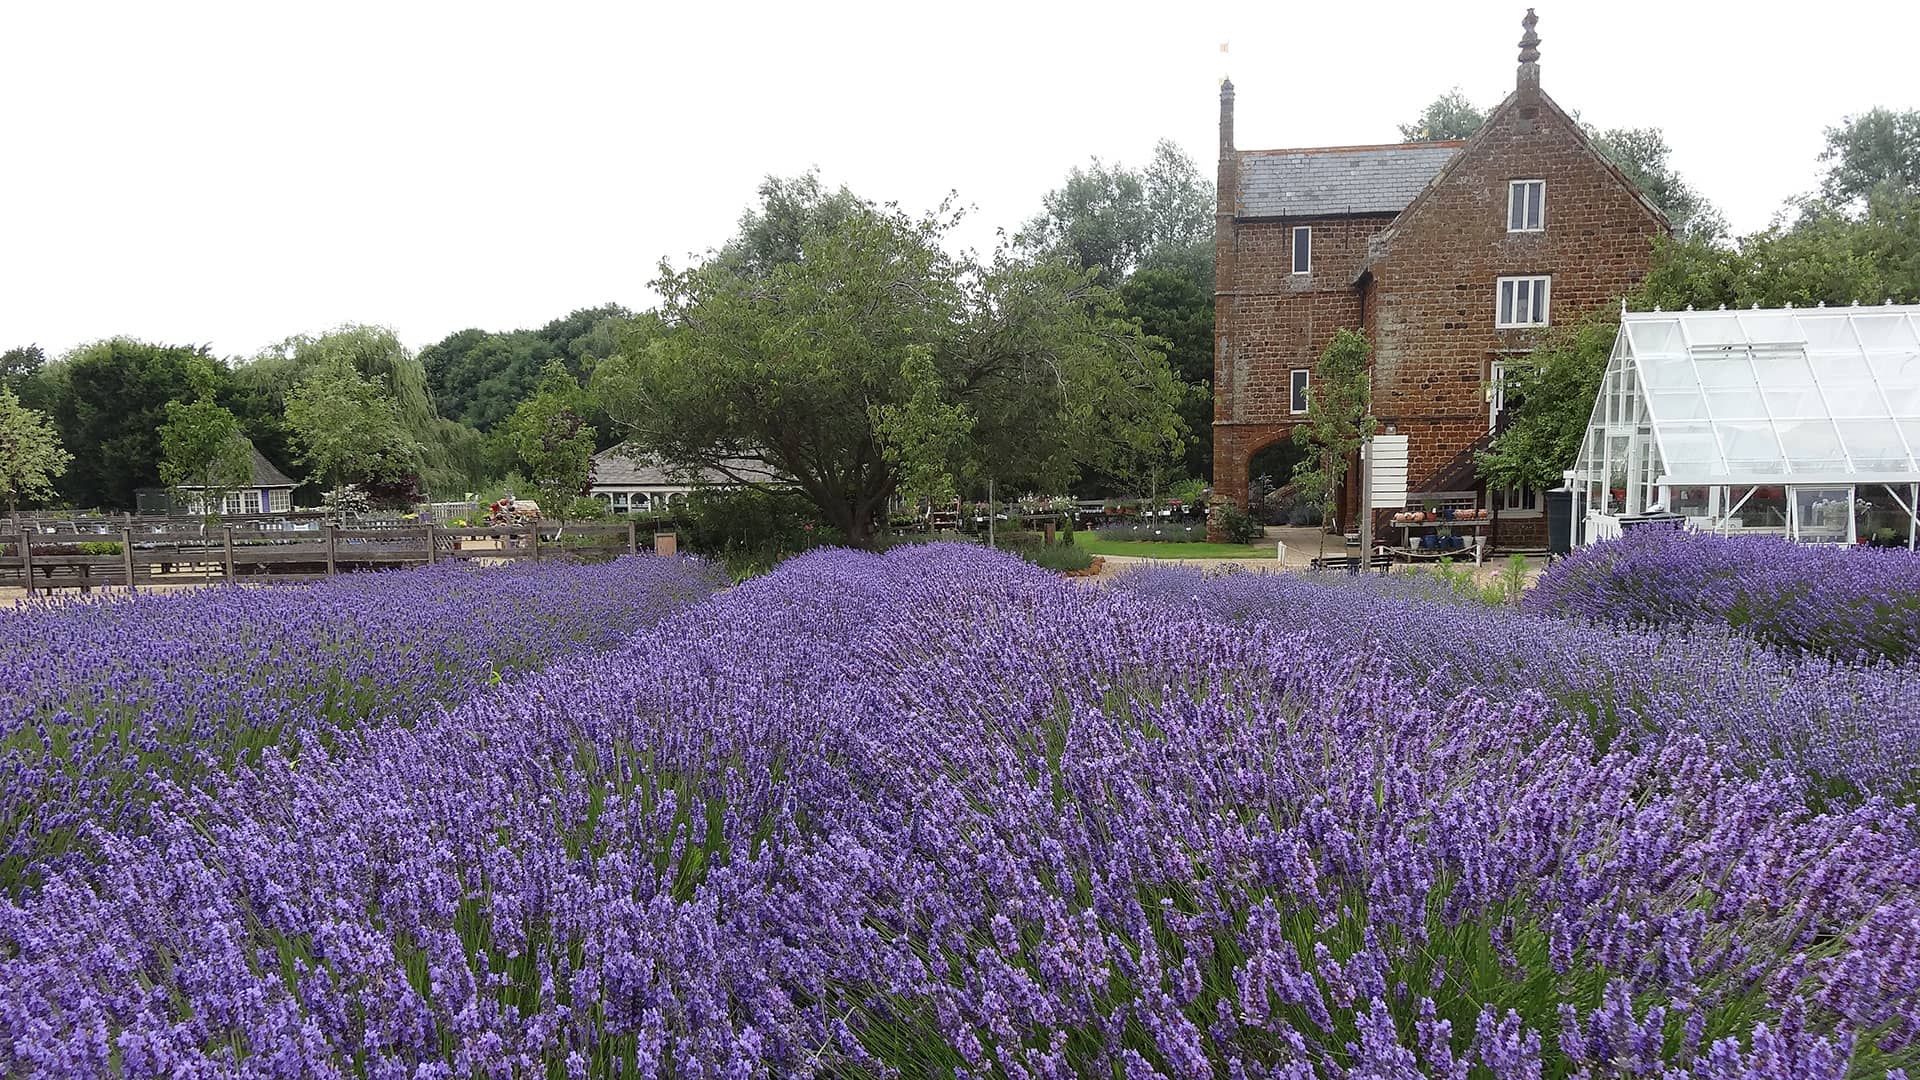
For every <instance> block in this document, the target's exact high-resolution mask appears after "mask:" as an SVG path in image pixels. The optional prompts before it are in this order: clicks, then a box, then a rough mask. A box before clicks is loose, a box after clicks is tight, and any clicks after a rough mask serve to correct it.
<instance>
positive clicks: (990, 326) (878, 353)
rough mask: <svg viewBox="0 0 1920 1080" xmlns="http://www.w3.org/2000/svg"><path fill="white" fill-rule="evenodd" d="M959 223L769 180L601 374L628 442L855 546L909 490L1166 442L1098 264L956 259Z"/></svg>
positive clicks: (1060, 473)
mask: <svg viewBox="0 0 1920 1080" xmlns="http://www.w3.org/2000/svg"><path fill="white" fill-rule="evenodd" d="M958 220H959V215H958V214H955V213H952V212H951V211H949V210H948V209H947V208H946V207H942V208H941V209H939V210H937V211H935V212H933V213H929V214H926V215H923V216H917V217H916V216H913V215H909V214H907V213H904V212H902V211H900V210H899V209H898V208H896V207H892V206H881V205H877V204H874V203H871V202H868V201H866V200H863V199H860V198H858V197H856V196H854V195H853V194H851V193H850V192H848V191H846V190H845V189H844V188H843V189H840V190H838V191H829V190H827V189H825V188H823V187H822V186H821V185H820V184H819V182H818V181H817V180H816V179H815V178H813V177H811V176H807V177H801V178H799V179H796V180H784V181H783V180H769V181H768V182H767V183H766V184H764V185H763V186H762V188H761V203H760V205H759V206H758V207H757V208H755V209H754V210H752V211H750V212H749V213H748V214H747V215H746V217H745V218H744V219H743V220H742V228H741V233H740V235H739V236H738V237H737V238H736V239H735V240H734V241H733V242H732V243H730V244H728V245H727V246H726V247H725V248H723V249H722V250H720V251H718V252H716V253H714V254H713V256H712V257H710V258H708V259H707V260H705V261H704V262H702V263H700V264H699V265H696V266H692V267H689V268H687V269H683V270H674V269H673V268H671V267H669V266H664V265H663V267H662V273H661V276H660V278H659V280H658V281H656V282H655V284H654V287H655V289H656V290H657V291H658V292H659V293H660V295H661V298H662V303H661V307H660V309H659V311H658V313H657V315H656V316H655V317H654V318H653V319H650V320H646V321H645V322H644V323H643V324H642V327H641V328H640V329H639V330H638V331H637V332H635V333H633V334H632V336H631V337H630V339H629V342H628V344H627V346H626V347H625V349H624V350H623V351H622V353H621V354H620V355H618V356H616V357H614V358H612V359H610V360H608V361H606V362H603V363H602V365H601V366H600V368H599V370H598V371H597V372H596V376H595V381H594V385H595V388H596V390H597V391H598V392H599V393H600V395H601V396H602V399H603V401H604V403H605V405H606V407H607V412H608V415H609V417H610V418H611V419H612V420H613V421H614V423H615V424H616V425H617V426H618V427H619V428H620V429H621V430H622V432H623V433H624V434H625V435H626V436H627V440H628V442H629V444H630V445H632V446H633V447H634V448H635V449H636V450H638V451H640V452H642V453H644V454H648V455H652V456H655V457H657V458H659V459H661V460H662V461H664V462H666V463H668V464H669V465H672V466H676V467H680V468H687V469H709V470H712V471H715V472H718V473H720V474H722V475H725V476H728V477H730V478H732V479H733V480H734V481H736V482H738V483H741V484H743V485H745V486H750V487H760V488H765V487H768V486H769V482H767V481H766V480H765V479H764V478H763V477H762V476H761V475H760V474H759V473H757V472H756V471H754V470H751V469H748V468H744V467H742V466H741V465H740V460H741V459H743V458H745V459H758V460H759V461H762V462H764V463H765V464H766V465H767V466H769V467H771V469H772V471H773V472H774V473H776V474H778V475H779V476H781V477H784V478H786V482H790V483H791V484H792V485H793V486H794V487H796V488H798V490H799V491H801V492H802V493H804V494H805V495H806V497H807V498H808V499H809V500H810V501H811V502H812V503H813V504H814V505H815V506H816V507H817V508H818V509H819V511H820V512H821V514H822V515H823V516H824V517H825V519H826V520H827V521H828V522H829V523H830V524H832V525H834V526H835V527H836V528H839V529H841V530H843V531H844V532H845V534H846V535H847V537H848V538H849V540H850V541H851V542H853V543H855V544H866V543H868V542H870V541H871V539H872V537H873V535H874V532H875V529H876V524H877V523H878V522H880V521H881V520H882V517H883V515H884V513H885V509H886V507H887V504H888V501H889V500H890V499H892V498H893V497H894V495H895V494H896V493H897V492H899V491H900V490H901V487H902V484H903V482H911V484H912V485H913V486H915V487H916V488H920V489H922V490H926V489H929V488H930V487H932V486H935V485H937V483H938V481H939V480H940V478H942V477H944V478H947V479H949V480H951V481H953V482H956V483H958V484H962V485H971V484H972V483H974V482H977V481H979V480H984V479H993V480H997V481H998V482H999V485H1000V488H1001V489H1002V490H1005V491H1012V490H1023V489H1042V490H1059V489H1060V488H1062V487H1064V486H1065V485H1066V484H1067V483H1068V482H1069V481H1070V480H1071V479H1072V478H1073V476H1074V475H1076V473H1077V472H1078V470H1079V469H1081V468H1083V467H1094V468H1109V467H1113V466H1115V465H1117V464H1119V463H1121V462H1124V461H1127V460H1130V459H1131V458H1134V457H1137V456H1138V454H1139V453H1141V452H1143V451H1150V450H1152V449H1153V448H1155V447H1165V446H1169V445H1171V446H1173V447H1175V448H1176V450H1177V448H1178V446H1180V445H1181V442H1182V439H1183V437H1184V434H1185V432H1184V427H1183V425H1182V424H1181V422H1180V418H1179V415H1178V413H1177V411H1176V405H1177V403H1178V401H1179V399H1180V392H1181V390H1180V384H1179V383H1178V381H1177V380H1176V379H1175V378H1174V377H1173V374H1172V373H1171V371H1169V370H1168V367H1167V362H1166V359H1165V357H1164V356H1162V355H1161V353H1160V352H1159V351H1158V350H1157V349H1155V348H1154V347H1153V343H1152V341H1151V339H1149V338H1147V337H1145V336H1144V335H1143V334H1142V333H1141V332H1140V330H1139V328H1138V327H1137V326H1136V325H1135V324H1133V323H1131V322H1128V321H1125V320H1122V319H1121V318H1119V317H1117V315H1116V314H1115V311H1114V305H1113V300H1112V297H1111V295H1110V294H1109V293H1108V292H1107V291H1106V290H1105V289H1103V288H1101V287H1100V286H1099V285H1098V284H1096V283H1095V281H1094V280H1093V278H1094V274H1093V273H1092V272H1090V271H1087V270H1084V269H1082V268H1080V267H1079V266H1077V265H1074V264H1073V263H1071V262H1070V261H1068V260H1065V259H1060V258H1041V257H1026V258H1022V257H1018V256H1016V255H1014V254H1012V253H1009V252H1007V251H1004V250H1003V251H1001V252H998V253H996V254H995V256H994V257H993V258H991V259H990V260H985V261H982V260H979V259H977V258H975V257H972V256H970V255H969V256H961V255H955V254H953V253H951V252H950V251H949V250H948V246H947V245H946V244H945V240H946V239H947V238H948V236H949V234H950V232H951V230H952V229H953V227H954V226H955V224H957V222H958Z"/></svg>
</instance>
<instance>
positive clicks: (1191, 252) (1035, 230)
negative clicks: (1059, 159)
mask: <svg viewBox="0 0 1920 1080" xmlns="http://www.w3.org/2000/svg"><path fill="white" fill-rule="evenodd" d="M1041 207H1042V210H1041V213H1040V214H1039V216H1037V217H1035V218H1034V219H1033V220H1032V221H1030V222H1028V223H1027V226H1026V228H1025V229H1024V230H1022V232H1021V240H1022V243H1023V244H1025V245H1026V246H1027V247H1029V248H1030V249H1032V250H1035V251H1039V252H1042V253H1046V254H1056V255H1057V254H1070V255H1072V256H1073V257H1074V258H1076V259H1078V260H1079V262H1080V265H1082V266H1086V267H1097V268H1099V269H1100V270H1101V271H1102V272H1103V273H1104V274H1105V275H1106V279H1105V283H1106V284H1113V283H1115V282H1117V281H1119V280H1120V279H1121V278H1123V277H1125V276H1126V275H1127V274H1129V273H1131V272H1132V271H1133V270H1134V269H1135V268H1137V267H1141V266H1155V265H1157V266H1166V267H1175V268H1180V269H1184V270H1186V271H1187V272H1188V273H1189V274H1190V275H1192V276H1194V277H1196V278H1205V279H1206V280H1208V281H1211V280H1212V277H1213V224H1214V221H1213V218H1214V211H1215V209H1216V206H1215V200H1214V191H1213V183H1212V182H1211V181H1209V180H1208V179H1207V178H1206V177H1205V176H1204V175H1202V174H1201V172H1200V170H1199V168H1198V167H1197V166H1196V165H1195V164H1194V162H1193V159H1192V158H1190V157H1188V156H1187V155H1186V153H1185V152H1184V151H1182V150H1181V149H1180V147H1179V146H1178V145H1176V144H1175V143H1174V142H1172V141H1171V140H1169V139H1162V140H1160V141H1159V142H1158V143H1156V144H1154V148H1153V159H1152V160H1151V161H1149V162H1148V163H1147V165H1146V166H1145V167H1143V168H1138V169H1134V168H1128V167H1126V166H1123V165H1117V164H1109V163H1107V162H1103V161H1101V160H1100V159H1099V158H1095V159H1093V161H1092V162H1091V163H1090V164H1089V165H1088V166H1087V167H1086V168H1084V169H1082V168H1075V169H1074V170H1073V171H1072V172H1070V173H1068V174H1067V181H1066V183H1065V184H1062V185H1061V186H1060V187H1058V188H1056V189H1054V190H1053V191H1050V192H1048V193H1047V194H1046V196H1045V197H1044V198H1043V199H1042V200H1041Z"/></svg>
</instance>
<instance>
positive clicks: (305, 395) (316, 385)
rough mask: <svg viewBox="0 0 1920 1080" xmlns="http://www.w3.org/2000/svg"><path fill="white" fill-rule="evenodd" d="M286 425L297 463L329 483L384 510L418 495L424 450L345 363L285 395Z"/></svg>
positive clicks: (387, 399) (386, 398) (377, 391)
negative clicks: (349, 487) (351, 489)
mask: <svg viewBox="0 0 1920 1080" xmlns="http://www.w3.org/2000/svg"><path fill="white" fill-rule="evenodd" d="M287 425H288V427H289V428H290V429H291V430H292V433H293V444H294V447H295V449H296V450H297V451H298V453H299V456H300V460H301V462H302V463H304V464H306V465H307V466H309V467H310V468H312V469H313V471H314V473H315V474H316V475H317V476H319V477H320V478H321V479H323V480H324V481H325V482H326V483H327V484H328V485H330V486H332V487H335V488H338V487H341V486H343V485H346V484H354V485H356V486H358V487H360V488H362V489H364V490H365V491H366V492H367V493H368V495H369V496H370V497H371V498H372V499H373V500H374V502H376V503H377V504H380V505H387V506H402V505H407V504H410V503H411V502H412V501H413V500H414V499H416V498H417V497H418V495H419V485H420V470H421V459H422V456H423V454H424V448H423V447H422V446H421V444H420V441H419V439H418V438H417V437H416V436H415V435H414V433H413V429H412V428H410V427H409V426H408V425H407V423H406V422H405V420H404V419H403V418H402V416H401V414H400V408H399V406H398V405H397V404H396V403H395V402H394V399H393V397H392V396H391V395H389V394H387V393H386V392H385V390H384V389H383V388H382V387H381V386H380V385H379V384H378V383H376V382H374V381H373V380H372V379H369V378H367V377H366V376H365V375H362V374H361V373H360V372H359V371H358V370H356V369H355V368H354V366H353V365H352V364H351V363H349V362H347V361H346V360H345V359H342V358H336V359H334V360H333V361H331V362H329V363H327V364H325V365H323V366H321V367H319V368H317V369H316V370H314V371H312V372H310V373H309V374H307V375H306V376H305V377H303V378H302V379H301V380H300V382H299V383H298V384H297V385H295V386H294V388H293V389H292V390H291V391H289V392H288V394H287Z"/></svg>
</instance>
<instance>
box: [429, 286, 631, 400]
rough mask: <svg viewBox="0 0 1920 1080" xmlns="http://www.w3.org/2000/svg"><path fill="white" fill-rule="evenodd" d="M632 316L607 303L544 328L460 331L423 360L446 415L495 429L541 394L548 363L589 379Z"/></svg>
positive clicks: (433, 347) (579, 311)
mask: <svg viewBox="0 0 1920 1080" xmlns="http://www.w3.org/2000/svg"><path fill="white" fill-rule="evenodd" d="M632 318H633V313H632V312H630V311H628V310H627V309H626V308H624V307H621V306H620V305H618V304H602V305H600V306H599V307H592V308H581V309H579V310H577V311H574V312H573V313H571V314H569V315H567V316H566V317H565V318H561V319H555V320H553V321H552V322H550V323H548V324H546V325H545V326H543V327H541V328H540V329H538V330H509V331H500V332H494V331H486V330H477V329H468V330H460V331H456V332H455V333H452V334H449V335H447V336H446V337H445V338H442V339H441V340H440V341H438V342H436V343H434V344H432V345H429V346H427V347H426V348H424V349H422V350H420V363H421V365H422V366H423V369H424V371H425V375H426V381H427V386H428V388H429V389H430V390H431V391H432V397H433V401H434V403H435V405H437V406H438V407H439V409H440V412H441V413H442V414H443V415H445V416H446V417H448V418H449V419H453V420H458V421H460V422H461V423H464V424H467V425H469V426H471V427H473V428H475V429H477V430H479V431H483V432H485V431H491V430H492V429H493V428H494V427H495V426H496V425H498V424H499V423H500V422H501V421H503V420H505V419H506V418H507V417H508V416H509V415H511V414H512V412H513V410H514V408H515V406H517V405H518V404H519V403H520V402H521V401H522V400H524V399H525V398H526V397H527V396H528V395H529V394H531V393H533V392H534V388H535V386H536V384H538V383H539V382H540V380H541V378H542V372H543V371H544V369H545V367H546V365H547V362H548V361H550V360H558V361H560V363H561V364H562V365H563V366H564V368H565V369H566V371H567V372H568V374H570V375H572V376H573V377H574V378H575V379H576V380H578V381H580V382H583V383H584V382H585V381H586V380H587V379H588V378H589V377H590V376H591V375H592V373H593V369H594V368H595V367H596V366H598V364H599V363H600V361H602V360H604V359H606V358H607V357H609V356H611V355H613V353H614V351H615V350H616V349H617V348H618V339H619V329H620V327H622V326H623V325H625V324H626V323H627V322H628V321H630V320H631V319H632Z"/></svg>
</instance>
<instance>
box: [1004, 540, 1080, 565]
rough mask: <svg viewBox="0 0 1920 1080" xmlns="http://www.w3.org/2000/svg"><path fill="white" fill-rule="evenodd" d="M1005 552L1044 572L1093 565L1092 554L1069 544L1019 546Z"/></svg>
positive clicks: (1013, 546)
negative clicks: (1009, 552)
mask: <svg viewBox="0 0 1920 1080" xmlns="http://www.w3.org/2000/svg"><path fill="white" fill-rule="evenodd" d="M1007 550H1008V551H1011V552H1012V553H1013V554H1015V555H1018V556H1020V557H1021V558H1022V559H1025V560H1026V561H1028V562H1030V563H1032V564H1033V565H1035V566H1038V567H1040V568H1041V569H1044V570H1060V571H1067V570H1085V569H1086V568H1087V567H1089V566H1092V565H1093V555H1092V553H1090V552H1088V551H1087V549H1086V548H1079V547H1074V546H1072V545H1070V544H1055V545H1053V546H1052V547H1048V546H1047V545H1045V544H1020V545H1017V546H1015V545H1010V546H1008V548H1007Z"/></svg>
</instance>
